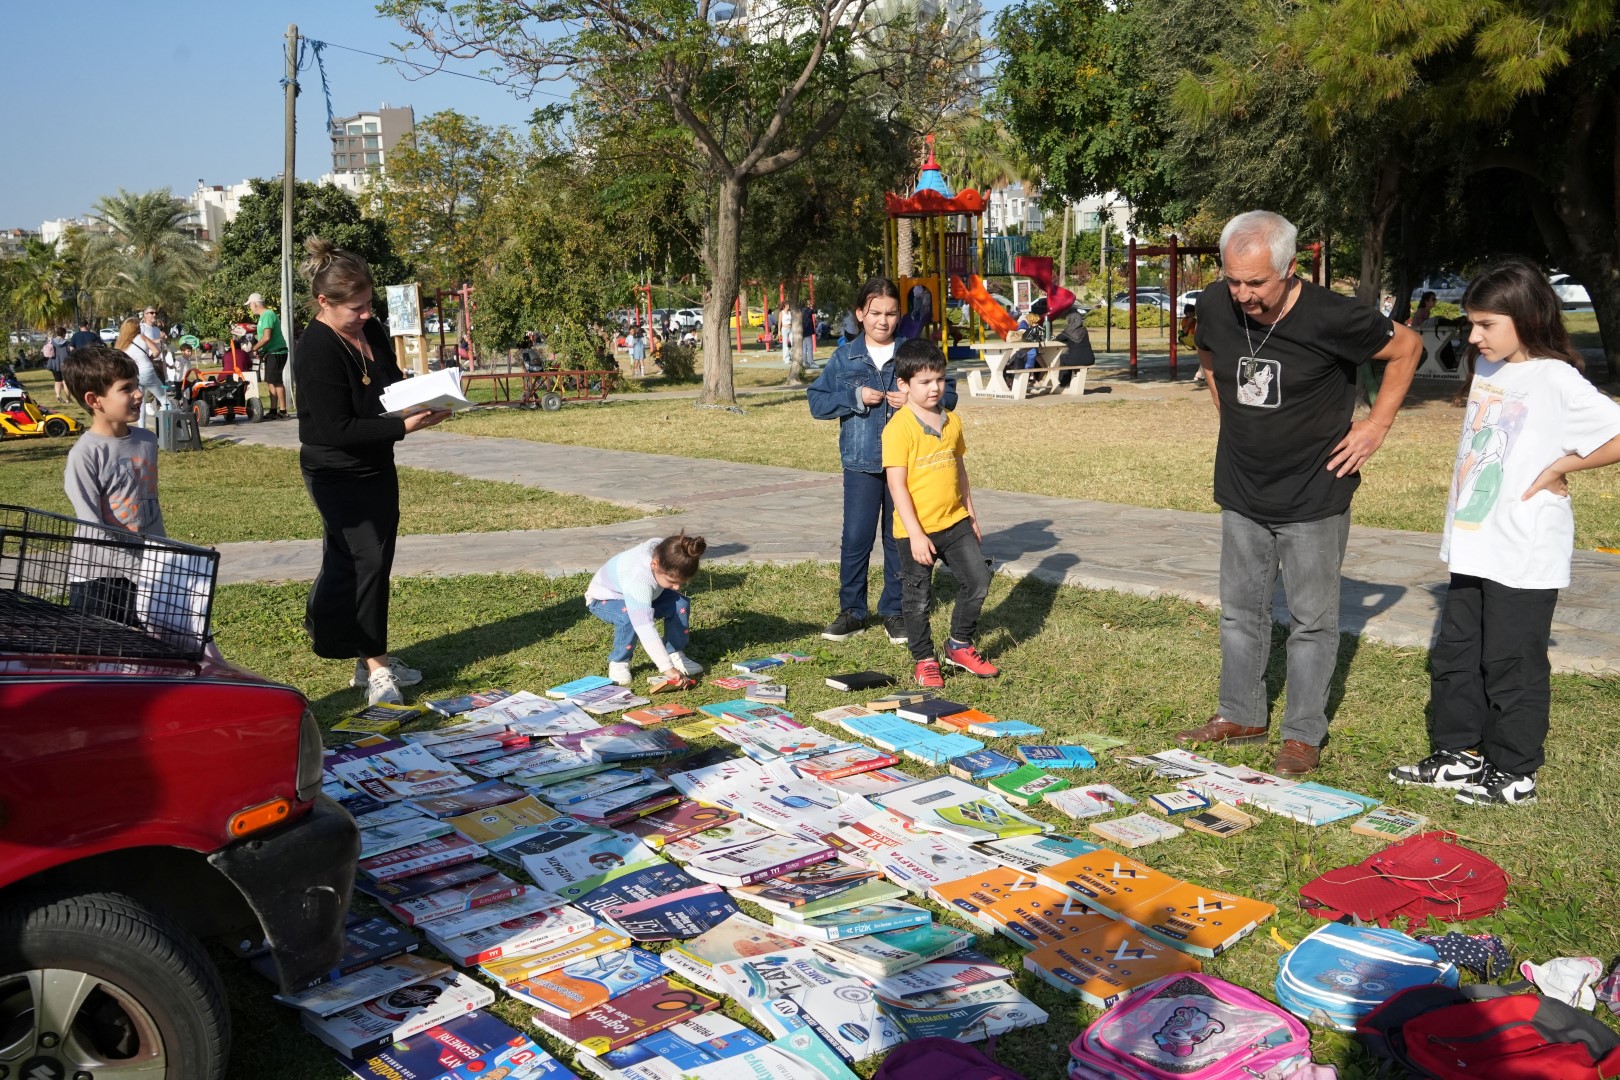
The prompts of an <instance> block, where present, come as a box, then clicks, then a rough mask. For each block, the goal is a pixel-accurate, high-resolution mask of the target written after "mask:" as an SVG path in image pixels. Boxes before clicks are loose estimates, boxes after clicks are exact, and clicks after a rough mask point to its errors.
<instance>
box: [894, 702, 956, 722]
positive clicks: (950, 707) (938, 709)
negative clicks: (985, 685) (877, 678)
mask: <svg viewBox="0 0 1620 1080" xmlns="http://www.w3.org/2000/svg"><path fill="white" fill-rule="evenodd" d="M970 708H972V706H970V705H964V704H962V703H961V702H960V701H946V700H945V699H944V698H924V699H923V700H921V701H912V702H908V703H907V704H904V705H901V706H900V707H899V708H897V709H895V710H894V715H896V716H898V717H899V718H900V719H902V720H910V721H911V722H912V723H914V724H932V723H933V722H934V721H935V720H938V719H939V718H940V717H942V716H951V715H953V714H955V713H960V712H967V711H968V709H970Z"/></svg>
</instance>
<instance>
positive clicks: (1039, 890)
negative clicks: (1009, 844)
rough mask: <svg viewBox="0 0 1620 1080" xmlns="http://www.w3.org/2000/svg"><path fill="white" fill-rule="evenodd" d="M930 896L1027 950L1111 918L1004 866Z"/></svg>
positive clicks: (949, 883) (933, 891) (951, 883)
mask: <svg viewBox="0 0 1620 1080" xmlns="http://www.w3.org/2000/svg"><path fill="white" fill-rule="evenodd" d="M928 895H929V896H930V897H931V898H932V899H934V900H937V901H939V902H940V903H941V904H944V905H945V906H946V907H948V908H950V909H951V910H953V911H955V912H956V913H957V914H958V915H961V916H963V917H964V918H966V919H968V920H970V921H971V922H973V923H974V924H976V925H978V926H982V927H984V928H985V929H986V930H992V931H994V932H996V933H998V934H1002V935H1003V936H1005V937H1007V938H1009V939H1011V940H1012V941H1014V942H1017V943H1018V944H1019V945H1021V946H1023V947H1024V948H1026V949H1038V948H1040V947H1041V946H1043V945H1050V944H1052V943H1053V942H1056V941H1062V940H1064V939H1065V938H1069V937H1073V936H1074V935H1075V934H1077V933H1079V932H1081V931H1082V930H1086V929H1089V928H1090V927H1091V926H1092V925H1093V923H1094V922H1095V921H1096V920H1099V919H1104V918H1106V917H1107V916H1102V915H1094V914H1092V913H1091V912H1089V911H1087V910H1086V909H1085V908H1084V907H1083V906H1082V905H1080V904H1078V903H1076V902H1075V901H1074V899H1073V898H1072V897H1069V896H1066V895H1064V894H1063V893H1060V892H1058V891H1057V890H1056V889H1053V888H1050V887H1049V886H1047V885H1046V884H1044V883H1043V882H1042V881H1041V880H1039V879H1037V878H1036V877H1034V876H1032V875H1030V874H1026V873H1024V872H1022V871H1019V870H1010V869H1007V868H1005V867H998V868H996V869H995V870H989V871H986V872H984V873H982V874H977V875H975V876H973V877H967V878H960V879H958V880H956V881H947V882H945V883H943V884H941V885H936V886H935V887H934V888H932V889H930V890H929V892H928Z"/></svg>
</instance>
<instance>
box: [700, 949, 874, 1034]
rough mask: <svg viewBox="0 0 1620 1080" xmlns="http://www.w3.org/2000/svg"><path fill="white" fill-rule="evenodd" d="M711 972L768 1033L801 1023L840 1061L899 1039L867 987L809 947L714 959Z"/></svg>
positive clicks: (787, 1031)
mask: <svg viewBox="0 0 1620 1080" xmlns="http://www.w3.org/2000/svg"><path fill="white" fill-rule="evenodd" d="M714 974H715V977H716V978H717V979H719V980H720V981H721V982H722V983H723V984H725V986H726V988H727V992H728V993H729V994H730V995H731V996H732V997H733V998H734V999H736V1001H737V1002H738V1003H739V1004H740V1005H742V1006H743V1008H745V1009H747V1010H748V1012H749V1014H750V1015H752V1016H753V1017H754V1019H756V1020H758V1021H759V1022H760V1023H762V1024H764V1025H765V1027H766V1028H767V1029H769V1030H770V1032H771V1034H773V1035H776V1036H778V1037H780V1036H784V1035H790V1034H792V1033H793V1032H794V1031H796V1030H799V1029H800V1028H801V1026H802V1025H806V1024H807V1025H808V1026H809V1027H810V1028H811V1029H813V1030H814V1031H815V1033H816V1034H817V1035H819V1036H821V1038H822V1040H823V1041H825V1042H826V1043H827V1045H828V1046H831V1047H832V1048H833V1049H834V1050H836V1051H837V1052H838V1055H839V1056H840V1057H842V1058H843V1059H844V1060H845V1061H864V1060H865V1059H867V1058H869V1057H872V1056H874V1055H876V1054H881V1053H883V1052H884V1051H886V1050H888V1049H890V1048H891V1047H894V1046H897V1045H899V1044H900V1043H901V1042H903V1041H904V1039H905V1036H904V1035H903V1034H902V1033H901V1031H900V1028H899V1027H898V1026H896V1025H895V1023H894V1022H893V1021H892V1020H890V1019H889V1017H888V1014H887V1013H886V1012H885V1011H884V1009H883V1006H882V1005H881V1004H880V1003H879V1001H878V997H877V995H876V994H875V993H873V991H872V988H871V987H869V986H867V985H866V983H865V982H864V981H863V980H861V979H860V978H859V977H857V976H854V975H850V974H847V973H846V972H843V971H840V970H839V969H838V968H836V967H834V966H832V965H831V964H829V963H827V961H825V960H823V959H822V958H821V957H820V956H818V955H817V954H816V952H815V950H814V949H811V948H809V947H802V948H798V949H789V950H787V951H786V952H781V953H773V954H770V955H767V956H758V957H754V958H752V959H749V960H736V961H729V962H726V963H720V964H716V965H715V966H714Z"/></svg>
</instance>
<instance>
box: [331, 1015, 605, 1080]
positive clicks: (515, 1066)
mask: <svg viewBox="0 0 1620 1080" xmlns="http://www.w3.org/2000/svg"><path fill="white" fill-rule="evenodd" d="M344 1064H346V1065H347V1066H348V1069H349V1071H350V1072H351V1073H353V1074H354V1075H355V1076H357V1077H359V1080H464V1078H466V1077H494V1076H500V1075H503V1072H502V1070H503V1069H505V1073H504V1075H507V1076H510V1077H513V1078H514V1080H515V1078H517V1077H522V1078H523V1080H574V1074H573V1073H572V1072H570V1071H568V1070H567V1069H565V1068H564V1067H563V1066H562V1065H561V1063H559V1062H558V1061H557V1059H556V1058H554V1057H552V1056H551V1055H550V1054H548V1053H546V1052H545V1051H544V1050H542V1049H540V1048H539V1047H538V1046H536V1045H535V1044H534V1042H533V1041H531V1040H530V1039H529V1037H528V1036H526V1035H519V1034H518V1033H517V1032H516V1031H513V1030H512V1029H511V1028H510V1027H507V1026H506V1025H505V1024H503V1023H501V1021H499V1020H498V1019H496V1018H495V1017H493V1016H491V1015H490V1014H489V1013H487V1012H482V1011H479V1012H472V1013H469V1014H467V1015H466V1016H462V1017H459V1018H457V1019H455V1020H451V1021H449V1022H447V1023H443V1024H439V1025H436V1026H434V1027H430V1028H428V1029H427V1030H426V1031H423V1032H421V1033H419V1034H416V1035H413V1036H411V1037H410V1038H408V1039H406V1040H404V1041H403V1042H399V1043H395V1044H394V1045H392V1046H388V1047H385V1048H384V1049H382V1050H379V1051H378V1052H377V1053H376V1054H374V1055H371V1056H370V1057H367V1058H365V1059H364V1060H357V1061H353V1062H345V1063H344ZM469 1070H472V1071H469ZM513 1070H516V1071H513Z"/></svg>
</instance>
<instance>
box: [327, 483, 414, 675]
mask: <svg viewBox="0 0 1620 1080" xmlns="http://www.w3.org/2000/svg"><path fill="white" fill-rule="evenodd" d="M304 487H305V488H307V489H308V490H309V497H310V498H311V499H312V500H314V502H315V509H317V510H319V511H320V513H321V521H322V522H323V523H324V524H325V526H326V535H325V538H324V540H323V543H322V546H321V569H320V573H318V574H316V575H315V584H314V585H313V586H311V588H310V590H309V601H308V603H307V604H306V605H305V608H304V629H305V630H307V631H308V632H309V637H310V640H311V642H312V643H313V644H314V649H315V655H316V656H323V657H325V658H327V659H328V660H352V659H355V658H357V657H369V656H384V655H386V654H387V652H388V576H389V574H390V573H391V572H392V570H393V567H394V541H395V539H396V537H397V536H398V534H399V475H398V474H397V473H396V472H395V471H394V470H393V469H388V470H386V471H378V472H373V473H363V474H354V473H331V472H325V471H316V470H309V469H306V470H304Z"/></svg>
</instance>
